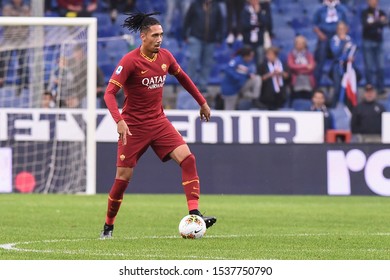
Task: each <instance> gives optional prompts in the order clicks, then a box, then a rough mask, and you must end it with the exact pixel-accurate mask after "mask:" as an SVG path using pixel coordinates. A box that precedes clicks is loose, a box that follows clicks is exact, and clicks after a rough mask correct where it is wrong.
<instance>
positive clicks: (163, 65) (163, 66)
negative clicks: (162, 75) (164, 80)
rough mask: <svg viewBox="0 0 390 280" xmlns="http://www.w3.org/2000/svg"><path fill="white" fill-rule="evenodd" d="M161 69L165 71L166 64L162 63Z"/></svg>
mask: <svg viewBox="0 0 390 280" xmlns="http://www.w3.org/2000/svg"><path fill="white" fill-rule="evenodd" d="M161 69H162V70H163V71H164V72H166V71H167V65H166V64H165V63H163V64H162V65H161Z"/></svg>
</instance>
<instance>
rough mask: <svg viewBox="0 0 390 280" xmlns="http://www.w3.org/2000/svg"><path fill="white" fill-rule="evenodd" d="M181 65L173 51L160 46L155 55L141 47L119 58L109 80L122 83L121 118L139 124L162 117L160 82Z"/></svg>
mask: <svg viewBox="0 0 390 280" xmlns="http://www.w3.org/2000/svg"><path fill="white" fill-rule="evenodd" d="M179 71H180V66H179V64H178V63H177V62H176V60H175V58H174V57H173V56H172V54H171V53H170V52H169V51H168V50H166V49H163V48H161V49H160V51H159V52H158V53H156V54H155V56H154V58H152V59H151V58H149V57H147V56H145V55H144V54H143V53H142V52H141V51H140V48H137V49H135V50H133V51H131V52H129V53H127V54H126V55H125V56H123V58H122V59H121V60H120V62H119V64H118V65H117V67H116V70H115V71H114V73H113V74H112V76H111V79H110V83H113V84H115V85H117V86H118V87H123V91H124V94H125V101H124V106H123V109H122V118H123V119H124V120H125V122H126V123H127V124H132V125H134V124H141V123H147V122H150V121H155V120H158V119H161V118H165V114H164V111H163V107H162V94H163V86H164V83H165V79H166V77H167V74H173V75H175V74H177V73H178V72H179Z"/></svg>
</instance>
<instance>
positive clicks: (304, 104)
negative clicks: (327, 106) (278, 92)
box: [291, 98, 311, 111]
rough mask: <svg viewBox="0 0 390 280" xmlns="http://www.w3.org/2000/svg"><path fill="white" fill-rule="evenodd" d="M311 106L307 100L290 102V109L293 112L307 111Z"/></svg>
mask: <svg viewBox="0 0 390 280" xmlns="http://www.w3.org/2000/svg"><path fill="white" fill-rule="evenodd" d="M310 106H311V101H310V100H309V99H302V98H296V99H293V101H292V102H291V108H293V109H294V111H309V110H310Z"/></svg>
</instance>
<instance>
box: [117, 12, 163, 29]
mask: <svg viewBox="0 0 390 280" xmlns="http://www.w3.org/2000/svg"><path fill="white" fill-rule="evenodd" d="M159 14H160V12H154V13H150V14H145V13H141V12H136V13H127V14H126V15H129V17H128V18H126V19H125V21H124V23H123V24H122V27H124V28H127V29H129V30H130V31H131V32H137V31H140V32H143V31H145V30H146V29H148V28H149V27H150V26H152V25H156V24H160V22H159V21H158V20H157V19H156V18H154V17H152V16H153V15H159Z"/></svg>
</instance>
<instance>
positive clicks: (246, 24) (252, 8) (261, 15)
mask: <svg viewBox="0 0 390 280" xmlns="http://www.w3.org/2000/svg"><path fill="white" fill-rule="evenodd" d="M266 4H267V3H264V5H266ZM241 20H242V34H243V43H244V44H245V45H249V46H251V47H252V48H253V50H254V51H255V58H256V64H257V65H260V64H261V63H263V60H264V34H265V32H268V33H269V34H271V33H272V30H271V28H272V19H271V13H270V10H266V9H262V6H261V4H260V0H247V3H246V5H245V8H244V10H243V12H242V15H241Z"/></svg>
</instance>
